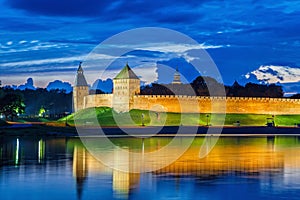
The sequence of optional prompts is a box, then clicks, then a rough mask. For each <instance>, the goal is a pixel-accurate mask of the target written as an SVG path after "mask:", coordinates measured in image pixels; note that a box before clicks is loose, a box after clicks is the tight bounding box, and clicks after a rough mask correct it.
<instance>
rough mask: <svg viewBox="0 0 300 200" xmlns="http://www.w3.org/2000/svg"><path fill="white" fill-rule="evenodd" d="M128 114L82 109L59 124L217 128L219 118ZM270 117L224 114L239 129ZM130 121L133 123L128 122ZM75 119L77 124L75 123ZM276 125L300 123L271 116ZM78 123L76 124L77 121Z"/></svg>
mask: <svg viewBox="0 0 300 200" xmlns="http://www.w3.org/2000/svg"><path fill="white" fill-rule="evenodd" d="M129 114H130V118H129V117H128V116H129V115H128V113H118V114H117V113H116V112H114V111H113V110H112V109H111V108H107V107H99V108H95V109H94V108H88V109H85V110H81V111H79V112H77V113H76V114H72V115H69V116H67V117H64V118H61V119H59V120H58V121H57V122H58V123H59V124H65V123H66V122H67V124H68V125H71V126H73V125H74V117H75V118H76V119H77V120H78V121H79V123H82V124H83V125H97V124H95V123H94V124H93V118H94V119H95V118H96V117H97V119H98V121H99V123H100V124H101V126H116V122H115V119H114V118H115V117H117V121H118V125H123V126H140V125H142V114H143V115H144V119H143V122H144V125H145V126H162V125H165V126H177V125H187V126H188V125H200V126H205V125H206V124H207V119H208V124H211V125H220V124H221V121H222V115H220V114H214V115H210V114H209V117H207V114H205V113H201V114H193V113H191V114H180V113H156V112H152V111H146V110H131V111H130V112H129ZM271 117H272V115H267V114H227V115H226V117H225V125H228V126H232V125H233V123H235V122H237V121H239V122H240V125H241V126H265V125H266V123H267V118H271ZM131 119H132V120H131ZM77 120H76V121H77ZM274 120H275V125H276V126H294V125H295V124H299V123H300V115H276V116H275V117H274ZM78 121H77V122H78Z"/></svg>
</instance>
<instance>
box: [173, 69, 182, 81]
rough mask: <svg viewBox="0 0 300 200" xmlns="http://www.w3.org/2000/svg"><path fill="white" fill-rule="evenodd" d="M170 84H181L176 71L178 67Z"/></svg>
mask: <svg viewBox="0 0 300 200" xmlns="http://www.w3.org/2000/svg"><path fill="white" fill-rule="evenodd" d="M172 84H181V80H180V74H179V71H178V67H177V68H176V72H175V74H174V79H173V81H172Z"/></svg>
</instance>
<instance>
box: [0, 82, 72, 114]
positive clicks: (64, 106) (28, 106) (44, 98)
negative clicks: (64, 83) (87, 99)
mask: <svg viewBox="0 0 300 200" xmlns="http://www.w3.org/2000/svg"><path fill="white" fill-rule="evenodd" d="M1 94H2V96H3V95H5V94H18V95H20V96H21V97H22V98H23V101H24V104H25V112H24V113H25V114H26V115H35V116H36V115H38V114H39V112H40V109H41V108H43V109H45V115H49V116H55V115H59V114H62V113H65V112H72V93H68V94H67V93H66V92H65V90H59V89H56V90H50V91H48V90H47V89H43V88H38V89H36V90H30V89H26V90H23V91H21V90H14V89H12V88H9V87H6V88H0V95H1Z"/></svg>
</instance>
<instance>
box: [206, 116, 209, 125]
mask: <svg viewBox="0 0 300 200" xmlns="http://www.w3.org/2000/svg"><path fill="white" fill-rule="evenodd" d="M208 118H209V114H207V115H206V126H208Z"/></svg>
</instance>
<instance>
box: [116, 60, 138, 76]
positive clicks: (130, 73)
mask: <svg viewBox="0 0 300 200" xmlns="http://www.w3.org/2000/svg"><path fill="white" fill-rule="evenodd" d="M115 79H139V78H138V77H137V75H136V74H135V73H134V72H133V71H132V69H131V68H130V67H129V65H128V63H126V65H125V66H124V68H123V69H122V70H121V71H120V73H119V74H118V75H117V76H116V77H115Z"/></svg>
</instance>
